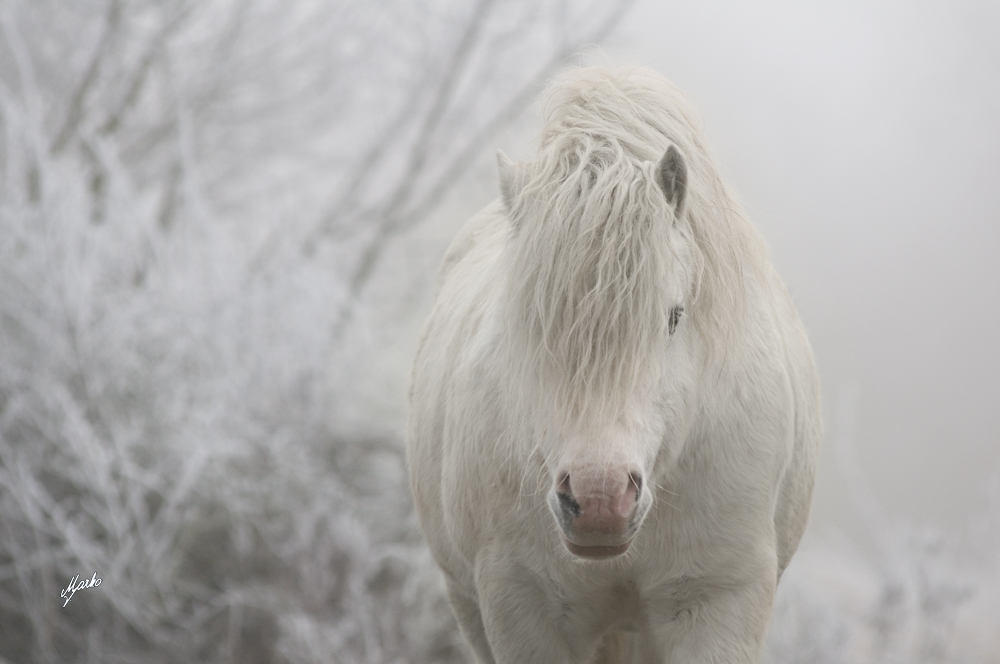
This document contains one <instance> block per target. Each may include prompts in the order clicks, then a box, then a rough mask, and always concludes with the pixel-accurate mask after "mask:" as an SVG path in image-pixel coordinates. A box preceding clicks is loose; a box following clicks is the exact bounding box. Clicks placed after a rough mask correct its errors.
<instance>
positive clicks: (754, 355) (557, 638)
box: [408, 69, 821, 664]
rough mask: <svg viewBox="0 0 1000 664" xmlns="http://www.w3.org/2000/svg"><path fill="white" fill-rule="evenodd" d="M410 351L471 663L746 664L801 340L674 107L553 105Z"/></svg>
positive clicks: (454, 253)
mask: <svg viewBox="0 0 1000 664" xmlns="http://www.w3.org/2000/svg"><path fill="white" fill-rule="evenodd" d="M545 116H546V124H545V128H544V131H543V134H542V136H541V141H540V147H539V152H538V156H537V158H536V159H535V161H533V162H529V163H521V162H519V163H516V164H515V163H512V162H510V160H508V159H507V158H506V157H505V156H504V155H503V153H500V152H498V153H497V156H498V160H499V163H500V190H501V193H502V196H501V198H500V200H499V201H497V202H495V203H493V204H492V205H490V206H489V207H487V208H486V209H485V210H483V211H482V212H480V213H479V214H477V215H476V216H475V217H473V218H472V219H471V220H470V221H469V222H468V223H467V224H466V226H465V227H464V228H463V229H462V230H461V232H460V233H459V235H458V237H457V238H456V239H455V240H454V242H453V243H452V245H451V247H450V248H449V250H448V252H447V254H446V256H445V258H444V262H443V265H442V267H441V279H442V283H441V286H440V291H439V293H438V295H437V300H436V303H435V306H434V310H433V312H432V313H431V316H430V319H429V320H428V322H427V324H426V328H425V329H424V333H423V337H422V339H421V342H420V347H419V350H418V352H417V358H416V363H415V366H414V372H413V385H412V388H411V392H410V402H411V414H410V423H409V442H408V457H409V464H410V476H411V481H412V485H413V492H414V496H415V499H416V505H417V511H418V513H419V516H420V521H421V525H422V527H423V530H424V532H425V534H426V535H427V539H428V541H429V542H430V546H431V550H432V551H433V553H434V556H435V558H436V559H437V562H438V563H439V565H440V566H441V569H442V570H443V571H444V574H445V578H446V581H447V587H448V593H449V598H450V601H451V604H452V607H453V609H454V611H455V615H456V617H457V618H458V622H459V625H460V626H461V629H462V633H463V634H464V635H465V637H466V639H468V641H469V643H470V644H472V647H473V649H474V651H475V654H476V657H477V658H478V660H479V662H481V663H482V664H486V663H492V662H496V663H498V664H534V663H537V664H564V663H565V664H569V663H571V662H573V663H583V662H619V661H629V662H727V663H736V662H745V663H750V662H756V661H757V660H758V659H759V657H760V653H761V648H762V644H763V640H764V636H765V633H766V631H767V626H768V622H769V619H770V615H771V606H772V601H773V597H774V592H775V586H776V584H777V582H778V578H779V577H780V576H781V573H782V571H783V570H784V569H785V566H786V565H788V561H789V559H790V558H791V556H792V554H793V553H794V551H795V549H796V547H797V545H798V542H799V538H800V537H801V535H802V531H803V529H804V527H805V523H806V517H807V515H808V511H809V501H810V496H811V493H812V486H813V475H814V471H815V464H816V453H817V446H818V442H819V438H820V428H821V426H820V405H819V382H818V377H817V374H816V369H815V366H814V362H813V357H812V352H811V350H810V347H809V342H808V340H807V339H806V336H805V333H804V331H803V329H802V325H801V323H800V322H799V318H798V316H797V314H796V312H795V309H794V308H793V306H792V303H791V301H790V300H789V297H788V295H787V294H786V292H785V288H784V286H783V285H782V283H781V281H780V280H779V278H778V276H777V274H776V273H775V272H774V270H773V268H772V267H771V265H770V262H769V260H768V257H767V252H766V249H765V247H764V244H763V242H762V240H761V238H760V236H759V235H758V233H757V231H756V230H755V229H754V228H753V227H752V226H751V224H750V222H749V221H748V219H747V218H746V216H745V215H744V213H743V212H742V211H741V210H740V208H739V206H738V205H737V204H736V202H735V201H734V199H733V196H732V194H731V193H730V192H729V190H728V189H727V188H726V187H725V186H724V185H723V183H722V182H721V180H720V178H719V174H718V172H717V170H716V169H715V166H714V165H713V164H712V162H711V161H710V159H709V156H708V153H707V150H706V147H705V143H704V139H703V138H702V135H701V132H700V130H699V127H698V122H697V119H696V116H695V114H694V112H693V111H692V110H691V108H690V107H689V106H688V104H687V102H686V101H685V99H684V97H683V96H682V94H681V93H680V92H679V91H678V90H677V89H675V88H674V87H673V86H671V85H670V84H669V83H667V82H666V81H665V80H664V79H662V78H661V77H659V76H658V75H657V74H655V73H653V72H651V71H648V70H644V69H629V70H622V71H617V72H611V71H607V70H603V69H581V70H576V71H574V72H571V73H570V74H568V75H566V76H563V77H562V79H561V80H559V81H557V83H556V84H555V85H554V86H553V87H552V88H551V89H550V91H549V96H548V103H547V105H546V113H545Z"/></svg>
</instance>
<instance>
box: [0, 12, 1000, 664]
mask: <svg viewBox="0 0 1000 664" xmlns="http://www.w3.org/2000/svg"><path fill="white" fill-rule="evenodd" d="M998 33H1000V7H998V6H997V5H996V4H995V3H987V2H973V1H968V0H967V1H963V2H951V3H945V2H913V3H903V2H888V1H887V2H878V3H862V2H853V1H852V2H844V3H838V4H837V5H836V7H833V6H828V7H823V6H819V5H818V4H817V5H809V4H803V3H792V2H756V3H752V4H750V3H738V2H734V1H713V2H705V3H697V4H696V5H694V4H692V5H691V6H681V5H680V4H679V3H678V5H677V6H673V5H671V4H668V3H660V2H653V1H652V0H637V1H636V2H632V3H628V2H618V3H614V2H612V3H607V2H591V3H587V2H566V1H559V0H546V1H544V2H527V1H526V2H518V1H515V0H508V1H505V2H500V1H499V0H469V1H463V2H457V1H454V2H449V1H447V0H439V1H435V2H418V3H414V2H403V1H398V2H396V1H393V0H386V1H384V2H378V3H374V2H369V3H361V2H329V3H324V2H310V1H307V0H301V1H295V2H290V1H285V2H275V1H273V0H256V1H252V0H244V1H235V0H211V1H201V2H194V1H191V2H184V1H181V0H177V1H175V2H167V1H164V0H81V1H79V2H73V3H66V2H63V1H59V0H0V661H2V660H6V661H9V662H69V661H79V662H139V661H142V662H174V661H177V662H201V661H204V662H251V663H252V662H320V661H323V662H326V661H337V662H341V661H342V662H355V661H356V662H423V661H428V662H431V661H433V662H449V661H455V662H458V661H471V657H470V655H469V653H468V652H467V650H466V649H465V646H464V644H463V643H462V642H461V638H460V636H459V635H458V634H457V632H456V628H455V625H454V621H453V619H452V618H451V615H450V611H449V609H448V607H447V605H446V602H445V601H444V598H443V594H442V583H441V579H440V574H439V572H438V571H437V569H436V567H435V566H434V564H433V562H432V560H431V559H430V556H429V554H428V552H427V550H426V546H425V545H424V544H423V542H422V539H421V536H420V534H419V531H418V530H417V528H416V524H415V520H414V518H413V514H412V507H411V504H410V498H409V489H408V485H407V479H406V475H405V468H404V465H403V457H402V449H403V437H404V431H405V421H406V401H405V393H406V388H407V382H408V377H409V371H410V363H411V361H412V357H413V352H414V349H415V341H416V335H417V333H418V331H419V327H420V325H421V323H422V320H423V318H424V316H425V315H426V314H427V312H428V310H429V307H430V303H431V300H432V297H433V290H434V286H435V279H436V278H435V273H436V269H437V264H438V262H439V260H440V257H441V255H442V254H443V252H444V249H445V248H446V247H447V244H448V242H449V241H450V238H451V237H452V236H453V234H454V233H455V231H456V230H457V229H458V227H459V226H460V225H461V223H463V222H464V221H465V219H467V218H468V217H469V216H470V215H471V214H472V213H474V212H475V211H477V210H478V209H479V208H481V207H482V206H483V205H485V204H486V203H487V202H488V201H490V200H492V199H493V198H495V196H496V174H495V159H494V156H493V153H494V151H495V149H496V148H498V147H499V148H502V149H503V150H504V151H505V152H507V153H508V154H509V155H511V156H512V157H514V158H515V159H530V158H531V157H532V156H533V154H534V150H533V143H532V141H533V140H534V137H535V134H536V133H537V131H538V129H539V126H540V123H539V117H538V110H539V109H538V103H537V98H538V94H539V92H540V91H541V89H542V87H543V85H544V82H545V81H546V80H547V79H548V78H549V77H550V76H551V75H552V74H553V73H555V72H556V71H557V70H558V69H559V68H560V67H564V66H571V65H573V64H574V63H578V62H583V61H585V62H589V63H595V64H607V65H617V64H624V63H635V64H645V65H648V66H651V67H653V68H654V69H656V70H657V71H659V72H660V73H662V74H664V75H665V76H667V77H668V78H669V79H671V80H672V81H673V82H675V83H676V84H678V85H679V86H680V87H681V88H683V89H685V90H686V91H688V92H689V93H690V95H691V97H692V99H693V101H694V102H695V104H696V105H697V106H698V107H699V108H700V109H701V111H702V114H703V117H704V119H705V129H706V133H707V136H708V139H709V144H710V146H711V148H712V150H713V153H714V155H715V157H716V159H717V161H718V163H719V164H720V166H721V169H722V172H723V174H724V176H725V177H726V178H727V179H728V180H729V182H730V184H731V185H732V186H733V187H734V188H735V189H736V191H737V192H738V193H739V195H740V196H741V198H742V201H743V203H744V205H745V207H746V208H747V210H748V212H749V213H750V216H751V218H752V219H753V220H754V222H755V223H756V224H757V226H758V227H759V228H760V229H761V231H762V233H763V234H764V236H765V238H766V240H767V242H768V244H769V246H770V248H771V251H772V258H773V260H774V262H775V263H776V265H777V267H778V270H779V272H780V273H781V274H782V276H783V278H784V279H785V281H786V284H787V285H788V287H789V290H790V291H791V293H792V296H793V298H794V300H795V302H796V305H797V307H798V310H799V313H800V315H801V316H802V318H803V320H804V322H805V325H806V328H807V331H808V332H809V334H810V338H811V340H812V343H813V347H814V350H815V352H816V355H817V361H818V364H819V367H820V374H821V378H822V380H823V388H824V413H825V421H826V436H825V438H824V447H823V453H822V454H823V456H822V458H821V462H820V471H819V476H818V479H817V489H816V495H815V499H814V506H813V513H812V517H811V522H810V527H809V530H808V531H807V534H806V537H805V538H804V540H803V544H802V548H801V549H800V553H799V554H798V556H797V558H796V559H794V561H793V563H792V565H791V567H790V568H789V570H788V571H787V573H786V575H785V577H784V578H783V579H782V583H781V587H780V588H779V597H778V603H777V606H776V609H775V618H774V622H773V625H772V630H771V635H770V637H769V643H768V650H767V655H766V661H768V662H773V663H775V664H777V663H784V662H789V663H790V662H997V661H1000V640H998V637H997V634H1000V623H998V621H1000V617H998V616H1000V479H998V478H1000V447H998V445H997V442H998V441H1000V414H998V413H1000V409H998V408H997V404H1000V386H998V385H1000V383H998V381H997V380H996V378H995V376H996V375H997V373H998V370H1000V350H998V347H997V344H996V342H995V339H996V338H997V337H998V332H1000V329H998V328H1000V298H998V288H997V285H998V284H1000V267H998V262H997V260H996V259H995V256H996V255H997V253H998V250H1000V230H998V229H997V221H1000V214H998V213H1000V188H998V187H997V186H996V184H995V183H996V181H997V178H998V176H1000V47H998V44H1000V34H998ZM595 45H596V46H598V47H599V49H596V50H595V49H594V48H593V47H594V46H595ZM95 570H96V572H97V575H98V576H99V577H101V578H102V580H103V581H102V585H101V586H99V587H97V588H91V589H85V590H81V591H79V592H77V593H76V594H75V596H74V598H73V600H72V601H71V603H70V604H68V605H67V606H65V607H64V606H63V601H64V600H63V599H62V598H61V597H60V589H61V588H64V587H65V585H66V583H67V582H68V581H69V579H70V578H72V576H74V575H76V574H81V575H83V576H84V577H89V575H90V573H91V572H92V571H95Z"/></svg>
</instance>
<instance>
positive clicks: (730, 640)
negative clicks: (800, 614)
mask: <svg viewBox="0 0 1000 664" xmlns="http://www.w3.org/2000/svg"><path fill="white" fill-rule="evenodd" d="M775 575H776V572H775V573H771V574H770V575H767V574H764V575H762V576H761V577H759V578H756V579H754V580H753V581H750V582H745V583H741V584H738V585H736V586H729V585H728V584H726V585H725V586H721V587H718V586H716V587H714V588H712V589H710V590H708V591H707V592H705V593H704V594H703V595H701V596H700V597H698V598H697V599H694V598H692V599H691V600H690V601H689V602H687V603H685V604H683V605H682V606H681V607H680V608H679V609H678V607H677V606H676V605H675V606H673V607H671V608H670V610H669V613H670V615H662V614H661V615H658V616H656V618H657V620H656V622H657V623H659V626H658V627H654V628H653V636H654V639H655V642H656V646H657V647H656V650H657V651H658V652H659V653H660V657H659V661H661V662H664V664H716V663H718V662H726V664H757V663H758V662H759V661H760V657H761V651H762V650H763V647H764V638H765V637H766V635H767V628H768V624H769V623H770V618H771V607H772V606H773V603H774V592H775V586H776V578H775Z"/></svg>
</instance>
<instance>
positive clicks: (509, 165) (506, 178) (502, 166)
mask: <svg viewBox="0 0 1000 664" xmlns="http://www.w3.org/2000/svg"><path fill="white" fill-rule="evenodd" d="M518 170H519V169H518V167H517V164H515V163H514V162H513V161H511V160H510V157H508V156H507V155H505V154H504V153H503V150H497V171H498V172H499V174H500V198H501V199H502V200H503V207H504V209H505V210H506V211H507V212H508V214H509V213H510V211H511V210H512V209H513V208H514V199H515V198H517V195H518V194H519V193H521V188H522V187H523V186H524V183H523V182H522V181H521V178H520V177H519V173H518Z"/></svg>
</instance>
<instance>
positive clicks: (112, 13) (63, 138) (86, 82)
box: [50, 0, 121, 154]
mask: <svg viewBox="0 0 1000 664" xmlns="http://www.w3.org/2000/svg"><path fill="white" fill-rule="evenodd" d="M120 24H121V0H110V2H109V3H108V13H107V18H106V19H105V21H104V30H103V32H102V33H101V35H100V36H99V37H98V39H97V45H96V46H95V48H94V53H93V55H92V56H91V57H90V63H89V64H88V65H87V69H86V70H85V71H84V74H83V78H82V79H80V83H79V84H78V85H77V87H76V91H75V92H74V93H73V96H72V97H71V98H70V102H69V108H68V109H67V111H66V119H65V120H64V121H63V126H62V129H60V130H59V131H58V132H57V133H56V138H55V140H53V141H52V147H51V148H50V149H51V151H52V154H59V153H60V152H62V151H63V149H64V148H65V147H66V144H67V143H68V142H69V140H70V139H71V138H72V137H73V134H74V132H76V130H77V127H79V126H80V123H81V122H82V121H83V118H84V115H85V113H84V103H85V102H86V99H87V95H88V94H89V92H90V90H91V88H92V87H93V86H94V84H95V83H96V82H97V79H98V76H99V75H100V73H101V66H102V65H103V63H104V58H105V56H106V55H107V53H108V50H109V49H110V48H111V44H112V40H113V38H114V35H115V33H116V32H117V31H118V28H119V26H120Z"/></svg>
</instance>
